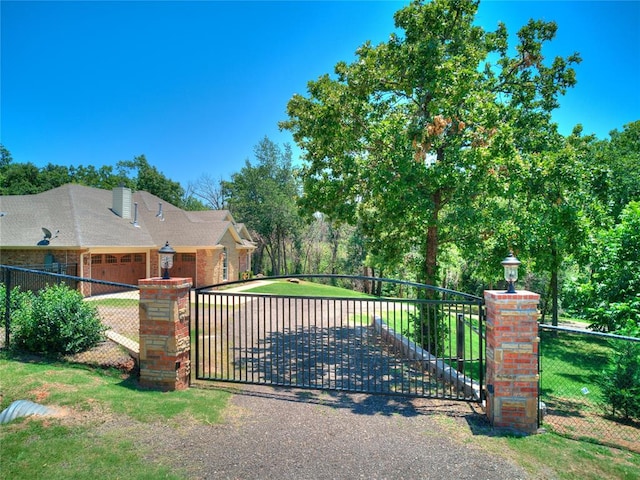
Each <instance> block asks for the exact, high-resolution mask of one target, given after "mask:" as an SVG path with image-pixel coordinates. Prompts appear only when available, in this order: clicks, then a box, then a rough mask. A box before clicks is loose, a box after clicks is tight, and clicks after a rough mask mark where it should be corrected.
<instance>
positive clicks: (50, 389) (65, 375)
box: [0, 353, 229, 480]
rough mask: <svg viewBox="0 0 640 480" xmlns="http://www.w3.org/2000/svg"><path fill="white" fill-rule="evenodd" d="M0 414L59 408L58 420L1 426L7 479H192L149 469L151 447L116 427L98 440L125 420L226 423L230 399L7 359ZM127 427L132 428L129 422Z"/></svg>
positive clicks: (1, 359) (115, 374) (1, 358)
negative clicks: (104, 428)
mask: <svg viewBox="0 0 640 480" xmlns="http://www.w3.org/2000/svg"><path fill="white" fill-rule="evenodd" d="M0 378H2V387H1V388H2V391H1V393H2V396H1V401H0V410H3V409H5V408H6V407H7V406H9V404H10V403H11V402H13V401H15V400H31V401H34V402H37V403H41V404H44V405H49V406H56V407H58V408H59V409H60V410H61V411H63V412H66V415H65V416H64V417H62V418H60V419H57V418H40V417H31V418H28V419H27V418H20V419H16V420H14V421H13V422H11V423H9V424H6V425H1V426H0V443H1V444H2V454H1V455H2V466H1V467H0V479H7V480H8V479H18V478H24V479H40V478H42V479H68V478H77V479H83V478H101V479H112V478H113V479H116V478H131V479H149V480H153V479H164V478H166V479H174V478H175V479H177V478H184V477H182V476H181V475H178V474H176V473H175V472H171V471H169V470H168V469H167V468H165V467H163V466H162V465H154V464H149V462H147V461H145V460H144V458H143V456H144V455H145V454H146V453H149V452H146V451H145V447H144V445H142V444H140V443H133V440H132V439H130V438H128V436H127V435H126V434H123V431H119V429H118V428H115V429H114V430H112V431H109V432H107V433H105V434H100V435H96V429H97V428H99V426H100V425H102V424H103V423H104V422H105V421H107V420H109V419H112V418H113V416H114V415H115V416H118V417H120V418H123V419H127V418H128V419H131V421H134V422H142V423H153V422H162V423H163V424H165V425H167V424H168V425H175V426H178V425H181V424H183V423H184V422H185V421H187V422H197V423H199V424H211V423H216V422H219V421H220V418H221V414H222V411H223V410H224V408H225V407H226V404H227V400H228V397H229V395H228V394H227V393H223V392H220V391H211V390H199V389H189V390H185V391H179V392H159V391H151V390H144V389H141V388H139V387H138V384H137V380H136V378H134V377H131V376H129V375H127V374H123V373H122V372H120V371H117V370H103V369H92V368H89V367H84V366H78V365H71V364H65V363H58V362H54V361H48V360H44V359H41V358H38V357H10V356H8V355H7V354H4V353H1V354H0ZM125 423H126V422H125Z"/></svg>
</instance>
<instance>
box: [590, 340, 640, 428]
mask: <svg viewBox="0 0 640 480" xmlns="http://www.w3.org/2000/svg"><path fill="white" fill-rule="evenodd" d="M599 384H600V387H601V389H602V396H603V399H604V401H605V403H606V404H607V406H608V407H610V408H611V413H612V414H613V415H614V416H622V417H623V418H625V419H632V418H633V419H636V420H640V343H632V342H622V345H621V346H620V345H618V346H617V348H616V351H615V353H614V354H613V355H612V356H611V358H610V359H609V365H608V367H607V369H606V370H605V371H604V372H603V374H602V376H601V377H600V380H599Z"/></svg>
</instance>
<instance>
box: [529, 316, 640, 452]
mask: <svg viewBox="0 0 640 480" xmlns="http://www.w3.org/2000/svg"><path fill="white" fill-rule="evenodd" d="M638 368H640V338H632V337H623V336H619V335H610V334H603V333H598V332H591V331H587V330H580V329H575V328H564V327H553V326H550V325H540V400H541V402H542V405H543V408H542V409H541V423H542V426H544V427H545V428H547V429H549V430H552V431H553V432H555V433H557V434H560V435H563V436H567V437H571V438H575V439H580V440H588V441H592V442H597V443H601V444H605V445H610V446H615V447H622V448H626V449H630V450H633V451H637V452H640V384H639V382H640V372H639V371H638Z"/></svg>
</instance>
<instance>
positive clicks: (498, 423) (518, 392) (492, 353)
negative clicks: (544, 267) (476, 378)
mask: <svg viewBox="0 0 640 480" xmlns="http://www.w3.org/2000/svg"><path fill="white" fill-rule="evenodd" d="M484 300H485V305H486V309H487V321H486V339H487V340H486V341H487V358H486V366H487V375H486V386H487V408H486V410H487V417H489V421H490V422H491V424H492V425H493V426H494V427H509V428H512V429H514V430H517V431H520V432H524V433H535V432H536V431H537V429H538V345H539V342H540V339H539V337H538V310H537V307H538V302H539V300H540V295H538V294H537V293H531V292H527V291H518V292H517V293H512V294H508V293H504V291H494V290H487V291H485V292H484Z"/></svg>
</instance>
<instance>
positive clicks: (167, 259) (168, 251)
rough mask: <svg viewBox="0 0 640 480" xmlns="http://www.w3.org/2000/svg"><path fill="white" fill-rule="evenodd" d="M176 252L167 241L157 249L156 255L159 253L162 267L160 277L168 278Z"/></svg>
mask: <svg viewBox="0 0 640 480" xmlns="http://www.w3.org/2000/svg"><path fill="white" fill-rule="evenodd" d="M175 254H176V251H175V250H174V249H173V248H171V245H169V242H167V243H166V244H165V245H164V247H162V248H161V249H160V250H158V255H160V268H161V269H162V279H163V280H169V278H171V277H169V270H170V269H171V268H172V267H173V256H174V255H175Z"/></svg>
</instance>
